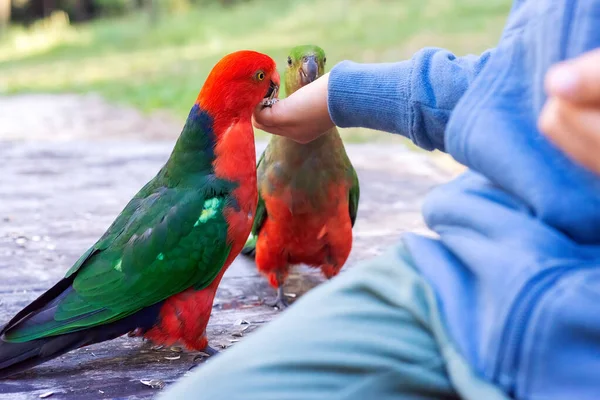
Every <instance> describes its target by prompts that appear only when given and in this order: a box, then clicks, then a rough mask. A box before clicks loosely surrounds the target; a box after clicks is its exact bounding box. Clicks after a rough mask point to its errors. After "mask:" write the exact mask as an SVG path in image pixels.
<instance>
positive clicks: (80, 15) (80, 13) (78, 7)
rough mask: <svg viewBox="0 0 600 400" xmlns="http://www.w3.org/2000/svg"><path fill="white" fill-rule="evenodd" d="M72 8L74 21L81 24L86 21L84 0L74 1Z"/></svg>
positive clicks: (86, 14)
mask: <svg viewBox="0 0 600 400" xmlns="http://www.w3.org/2000/svg"><path fill="white" fill-rule="evenodd" d="M73 8H74V10H73V11H74V14H75V21H77V22H83V21H86V20H87V19H88V13H87V8H86V4H85V0H75V4H74V7H73Z"/></svg>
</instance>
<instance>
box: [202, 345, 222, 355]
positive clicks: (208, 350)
mask: <svg viewBox="0 0 600 400" xmlns="http://www.w3.org/2000/svg"><path fill="white" fill-rule="evenodd" d="M202 352H203V353H206V354H208V355H209V356H210V357H212V356H215V355H217V354H219V350H216V349H213V348H212V347H210V346H206V347H205V348H204V350H202Z"/></svg>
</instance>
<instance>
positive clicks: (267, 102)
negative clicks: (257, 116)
mask: <svg viewBox="0 0 600 400" xmlns="http://www.w3.org/2000/svg"><path fill="white" fill-rule="evenodd" d="M278 101H279V99H264V100H263V101H262V102H261V103H260V104H262V106H263V107H268V108H271V107H273V104H275V103H277V102H278Z"/></svg>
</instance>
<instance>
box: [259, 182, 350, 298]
mask: <svg viewBox="0 0 600 400" xmlns="http://www.w3.org/2000/svg"><path fill="white" fill-rule="evenodd" d="M275 182H276V178H274V179H271V180H270V183H269V185H273V184H274V185H276V183H275ZM320 190H322V191H323V192H324V193H323V194H324V195H325V196H324V197H326V198H328V199H329V201H328V202H327V203H325V204H314V202H313V201H311V199H310V197H311V196H310V195H308V194H307V193H303V192H301V191H297V190H293V189H291V188H290V187H289V186H288V187H286V188H285V189H284V190H283V191H279V190H277V189H276V186H275V189H273V187H272V188H271V191H267V190H263V191H261V193H263V195H262V196H263V199H264V202H265V208H266V209H267V210H268V212H269V215H268V217H267V218H266V219H265V222H264V225H263V226H262V228H261V231H260V234H259V236H258V239H257V243H256V265H257V268H258V270H259V271H260V272H262V273H263V274H265V275H267V277H268V279H269V283H270V284H271V285H272V286H273V287H275V288H277V287H278V286H279V285H280V284H282V283H283V282H284V281H285V278H286V277H287V275H288V272H289V266H290V265H294V264H306V265H308V266H312V267H319V268H321V270H322V271H323V274H324V275H325V276H326V277H327V278H331V277H333V276H335V275H337V273H338V272H339V270H340V269H341V268H342V266H343V265H344V263H345V262H346V259H347V258H348V256H349V254H350V250H351V249H352V223H351V220H350V215H349V213H348V208H349V204H348V192H349V190H350V185H349V183H348V182H347V181H345V180H339V181H338V182H331V183H330V184H329V185H328V187H323V188H321V189H320ZM270 193H279V194H277V195H273V194H270ZM290 205H293V206H292V207H290Z"/></svg>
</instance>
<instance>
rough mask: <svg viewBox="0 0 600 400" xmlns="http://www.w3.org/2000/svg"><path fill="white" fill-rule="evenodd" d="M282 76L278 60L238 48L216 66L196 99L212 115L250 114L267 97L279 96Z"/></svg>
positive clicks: (236, 115) (241, 116) (246, 115)
mask: <svg viewBox="0 0 600 400" xmlns="http://www.w3.org/2000/svg"><path fill="white" fill-rule="evenodd" d="M279 84H280V78H279V73H278V72H277V69H276V66H275V61H273V59H272V58H271V57H269V56H267V55H265V54H262V53H258V52H256V51H250V50H242V51H236V52H235V53H231V54H228V55H226V56H225V57H223V58H222V59H221V60H220V61H219V62H218V63H217V65H215V66H214V68H213V69H212V71H211V72H210V74H209V75H208V77H207V78H206V82H205V83H204V86H203V87H202V90H201V91H200V94H199V95H198V99H197V100H196V103H197V104H198V105H199V106H200V108H202V109H203V110H205V111H207V112H208V113H209V114H211V116H212V117H213V118H215V117H218V116H230V117H236V118H248V119H250V118H251V116H252V112H253V111H254V109H255V108H256V106H258V105H259V104H260V103H261V102H262V101H263V100H264V99H268V98H273V97H275V96H277V94H278V91H279Z"/></svg>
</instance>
